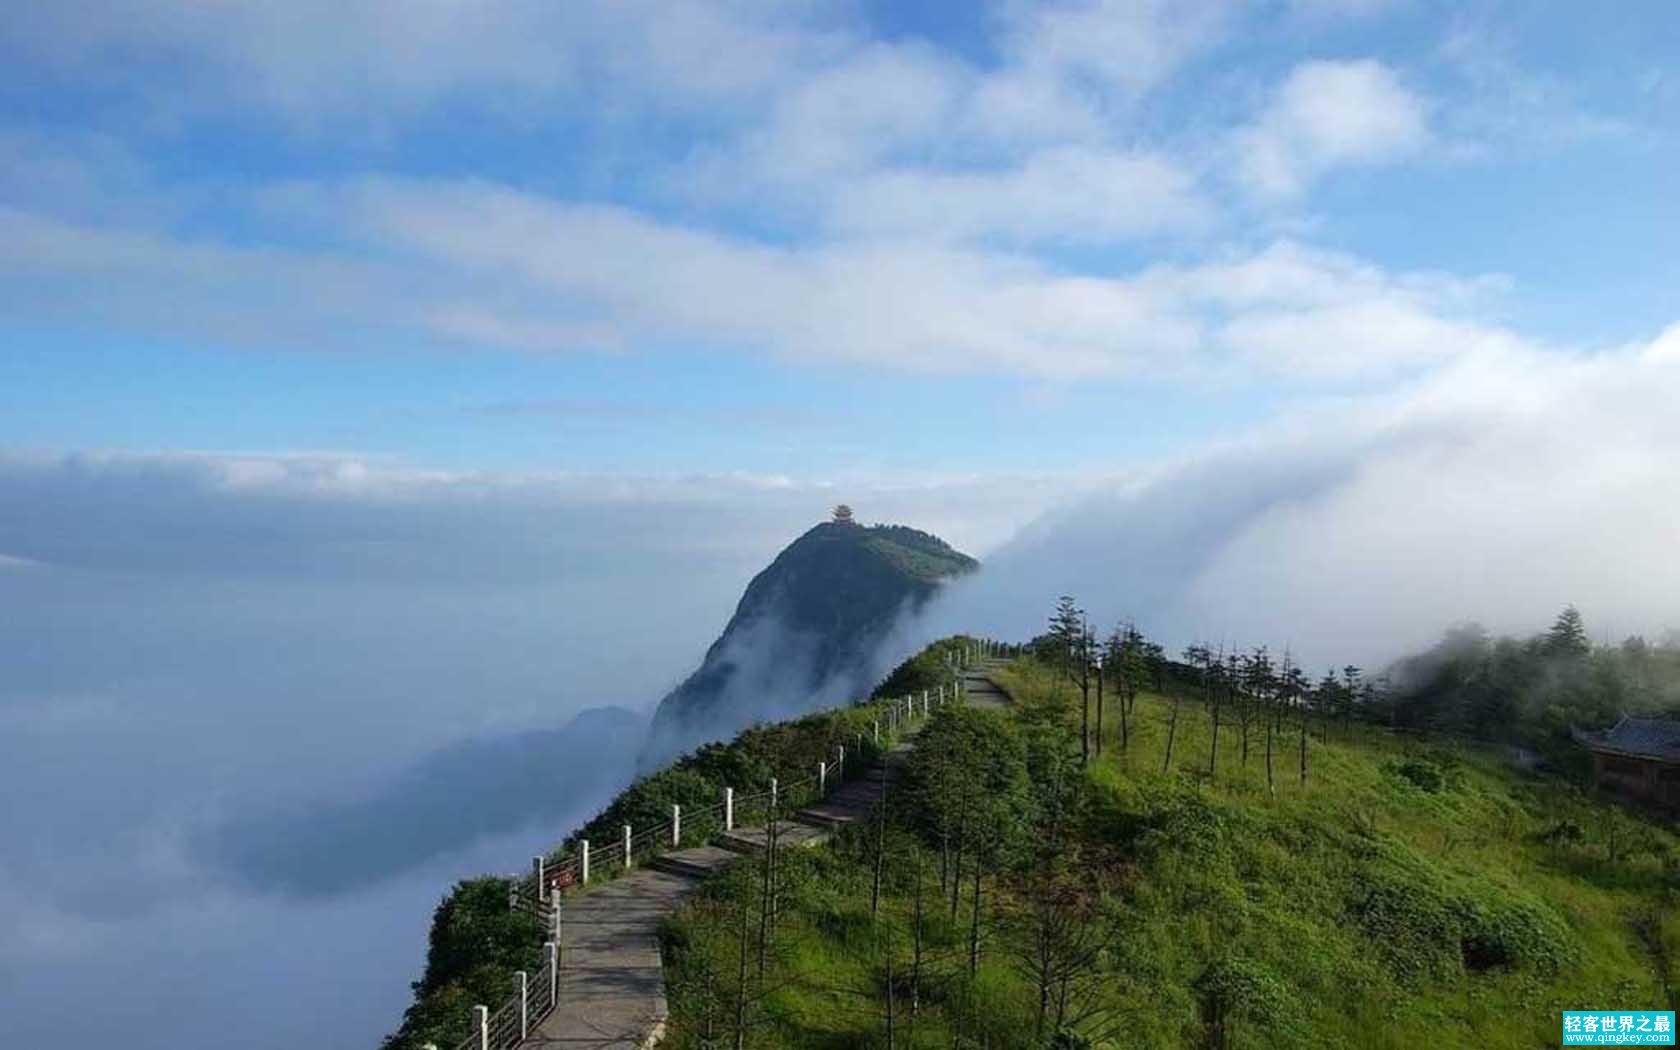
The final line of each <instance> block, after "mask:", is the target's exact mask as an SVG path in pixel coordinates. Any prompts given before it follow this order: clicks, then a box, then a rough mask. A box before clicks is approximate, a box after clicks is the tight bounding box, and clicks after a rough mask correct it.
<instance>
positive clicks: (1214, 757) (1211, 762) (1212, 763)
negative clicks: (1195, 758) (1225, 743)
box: [1208, 700, 1219, 777]
mask: <svg viewBox="0 0 1680 1050" xmlns="http://www.w3.org/2000/svg"><path fill="white" fill-rule="evenodd" d="M1218 767H1219V702H1218V701H1217V700H1216V701H1214V704H1213V746H1212V747H1210V748H1208V776H1210V777H1211V776H1213V774H1214V772H1215V771H1216V770H1217V769H1218Z"/></svg>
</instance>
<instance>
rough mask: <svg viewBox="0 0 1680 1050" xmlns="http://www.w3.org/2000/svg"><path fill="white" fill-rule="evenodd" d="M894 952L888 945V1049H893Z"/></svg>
mask: <svg viewBox="0 0 1680 1050" xmlns="http://www.w3.org/2000/svg"><path fill="white" fill-rule="evenodd" d="M893 1036H894V1031H893V952H892V945H891V944H888V945H887V1050H893Z"/></svg>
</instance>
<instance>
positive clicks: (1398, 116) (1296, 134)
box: [1235, 59, 1430, 198]
mask: <svg viewBox="0 0 1680 1050" xmlns="http://www.w3.org/2000/svg"><path fill="white" fill-rule="evenodd" d="M1429 141H1430V131H1429V119H1428V105H1427V104H1426V103H1425V101H1424V100H1423V99H1422V98H1421V97H1420V96H1418V95H1417V94H1415V93H1414V92H1412V91H1411V90H1410V89H1409V88H1407V87H1406V86H1405V85H1404V84H1403V83H1401V81H1400V78H1399V77H1398V76H1397V75H1396V74H1395V73H1394V71H1393V70H1391V69H1390V68H1388V67H1387V66H1385V65H1384V64H1382V63H1381V62H1377V61H1375V60H1372V59H1363V60H1359V61H1351V62H1329V61H1316V62H1304V63H1302V64H1300V65H1298V66H1296V67H1295V68H1294V69H1293V70H1291V71H1290V74H1289V76H1288V77H1287V78H1286V79H1285V80H1284V82H1283V84H1282V85H1281V86H1280V87H1279V88H1278V91H1277V93H1276V95H1275V96H1274V97H1273V98H1272V100H1271V102H1270V103H1269V104H1268V105H1267V107H1266V109H1265V110H1264V111H1263V112H1262V113H1261V114H1260V116H1259V117H1258V118H1257V119H1256V120H1255V122H1254V123H1253V124H1252V125H1250V126H1249V127H1247V128H1244V129H1242V130H1241V131H1239V132H1238V133H1237V135H1236V138H1235V144H1236V149H1237V152H1238V158H1239V162H1240V164H1241V171H1242V177H1243V179H1244V181H1245V183H1246V184H1247V185H1248V186H1249V187H1250V188H1251V189H1252V190H1254V191H1255V192H1256V193H1259V194H1261V195H1263V196H1268V197H1274V198H1291V197H1295V196H1298V195H1300V194H1301V193H1303V192H1304V191H1305V190H1306V189H1307V188H1308V187H1309V186H1310V185H1311V184H1312V183H1313V182H1314V181H1315V180H1316V179H1318V178H1319V177H1320V176H1321V175H1323V174H1325V173H1326V172H1328V171H1330V170H1333V169H1335V168H1339V167H1355V166H1370V165H1378V164H1386V163H1391V162H1394V161H1398V160H1403V159H1405V158H1408V157H1412V156H1415V155H1417V154H1418V153H1419V152H1421V151H1422V150H1423V149H1424V147H1425V146H1427V145H1428V143H1429Z"/></svg>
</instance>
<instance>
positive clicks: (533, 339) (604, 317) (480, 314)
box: [0, 159, 1510, 381]
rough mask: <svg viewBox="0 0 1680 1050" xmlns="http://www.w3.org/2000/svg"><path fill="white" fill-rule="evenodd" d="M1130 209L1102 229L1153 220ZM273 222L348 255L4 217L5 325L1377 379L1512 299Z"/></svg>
mask: <svg viewBox="0 0 1680 1050" xmlns="http://www.w3.org/2000/svg"><path fill="white" fill-rule="evenodd" d="M1080 162H1081V163H1082V162H1083V159H1081V161H1080ZM1142 163H1143V167H1145V168H1148V167H1149V165H1148V163H1147V161H1145V162H1142ZM1073 167H1074V170H1075V171H1076V172H1077V173H1078V174H1080V175H1089V172H1085V171H1081V170H1080V169H1079V167H1078V164H1075V165H1073ZM1121 167H1123V168H1124V169H1125V170H1127V171H1131V170H1133V169H1134V165H1133V164H1132V163H1131V162H1129V161H1125V160H1122V162H1121ZM1093 170H1097V171H1102V170H1106V168H1105V167H1104V164H1103V163H1102V162H1101V160H1100V159H1099V162H1098V163H1097V164H1096V166H1095V168H1094V169H1093ZM1063 174H1064V173H1063V172H1060V171H1054V172H1053V174H1052V176H1051V178H1052V181H1053V180H1054V178H1058V177H1061V176H1062V175H1063ZM1033 177H1035V178H1036V177H1038V176H1037V175H1034V176H1033ZM1156 181H1162V182H1165V183H1167V184H1169V185H1170V184H1171V183H1172V177H1171V175H1170V174H1168V173H1165V172H1163V173H1160V174H1159V176H1158V177H1157V179H1156ZM1021 192H1025V191H1021ZM1116 196H1117V198H1119V199H1118V200H1117V202H1116V204H1115V208H1116V212H1115V214H1114V215H1112V216H1110V217H1109V218H1108V220H1107V221H1109V222H1111V223H1141V222H1144V221H1146V219H1145V217H1144V216H1142V215H1140V214H1138V213H1137V211H1136V210H1135V209H1134V210H1132V211H1130V212H1125V211H1122V209H1123V208H1124V207H1125V206H1126V201H1125V196H1126V195H1125V194H1124V193H1117V194H1116ZM269 206H270V207H273V208H276V209H278V210H277V211H276V212H275V214H274V216H273V221H276V222H281V223H286V222H287V221H288V219H289V218H290V216H292V215H297V216H300V219H299V220H298V221H302V222H307V223H318V224H321V225H323V226H326V227H330V228H331V229H332V230H333V231H334V234H335V237H336V239H337V240H338V242H339V244H338V246H337V247H336V248H335V250H332V251H328V250H326V249H320V250H317V251H316V252H314V253H310V252H305V251H301V250H292V249H288V250H279V249H267V248H260V247H257V248H253V247H249V246H246V245H230V244H221V243H216V242H200V241H189V240H184V239H181V238H178V237H171V236H168V235H167V234H163V233H157V232H150V231H134V230H130V229H123V228H115V229H113V228H108V227H104V226H86V225H77V224H72V223H65V222H59V221H56V220H49V219H44V218H41V217H38V216H33V215H27V214H22V213H16V212H12V213H4V212H0V231H4V232H6V233H8V234H9V236H7V237H4V238H0V274H8V273H9V274H12V275H14V276H16V277H19V278H22V279H26V280H29V281H30V282H31V287H32V288H33V289H34V291H33V294H32V296H31V297H30V298H28V299H23V298H18V299H16V300H15V301H14V302H13V303H12V304H11V306H10V311H11V313H12V315H13V316H39V315H40V313H41V312H43V311H50V310H62V311H63V312H64V315H65V316H87V315H88V314H89V313H92V314H94V315H97V316H101V317H104V318H106V319H108V320H120V321H121V322H123V323H125V324H129V325H139V326H142V327H146V328H148V329H150V330H154V331H164V332H177V333H178V332H182V331H190V332H194V333H210V334H213V335H216V336H218V337H220V338H231V339H235V340H238V341H243V342H252V341H255V342H278V343H287V342H292V341H298V340H307V341H310V342H315V343H318V342H323V341H324V342H328V343H349V342H351V341H354V340H357V339H365V338H368V336H369V334H370V333H371V334H378V333H388V334H397V335H403V336H405V337H412V336H413V335H414V334H416V333H418V334H420V335H422V336H424V337H426V338H428V339H430V340H433V341H442V342H461V341H468V342H470V343H472V344H475V345H482V344H484V343H490V344H493V345H501V346H508V347H512V348H517V349H525V350H545V351H563V350H568V349H586V350H599V349H602V348H613V347H621V346H622V347H628V346H636V345H640V344H642V343H644V342H647V341H650V340H658V339H670V338H681V339H684V340H686V341H688V342H689V343H690V345H694V346H696V348H697V352H703V351H704V350H705V349H706V348H708V347H713V346H719V345H725V346H731V347H735V348H746V349H752V350H756V351H758V352H761V353H766V354H772V355H776V356H779V357H785V358H792V359H802V360H839V361H847V362H854V363H861V364H868V365H871V366H875V367H886V368H892V369H900V370H909V371H919V372H936V373H951V372H988V373H1003V374H1020V375H1030V376H1040V377H1051V378H1057V377H1060V378H1069V377H1080V376H1120V375H1139V374H1143V375H1155V376H1167V377H1175V378H1179V379H1184V378H1191V379H1200V378H1219V379H1222V380H1231V379H1240V378H1243V377H1249V376H1253V375H1255V374H1257V373H1259V374H1272V375H1278V376H1283V377H1285V378H1291V379H1297V380H1306V381H1312V380H1316V379H1320V378H1326V377H1328V378H1335V379H1346V378H1359V377H1365V376H1382V375H1390V374H1393V373H1395V372H1396V371H1404V370H1406V369H1408V368H1413V367H1416V366H1419V365H1422V364H1426V363H1429V362H1434V361H1441V360H1449V359H1451V358H1452V357H1454V356H1455V355H1458V354H1461V353H1463V352H1465V351H1466V350H1468V349H1471V348H1473V347H1474V346H1476V345H1479V344H1480V343H1482V342H1484V341H1490V340H1492V341H1497V340H1500V339H1508V338H1510V337H1509V336H1508V335H1506V334H1502V333H1501V332H1500V331H1499V330H1498V329H1497V328H1494V327H1490V326H1488V325H1487V324H1486V323H1484V322H1481V321H1479V320H1478V317H1477V314H1478V308H1479V305H1480V300H1481V299H1483V298H1485V296H1486V294H1487V290H1488V288H1489V287H1490V286H1491V287H1497V286H1498V282H1497V281H1485V280H1462V279H1457V278H1452V277H1450V276H1445V275H1440V274H1432V273H1427V272H1426V273H1416V274H1413V273H1399V274H1391V273H1388V272H1386V271H1384V270H1382V269H1381V268H1380V267H1376V266H1374V265H1372V264H1370V263H1367V262H1363V261H1360V260H1357V259H1352V258H1349V257H1347V256H1342V255H1337V254H1334V253H1326V252H1315V251H1312V250H1310V249H1306V248H1302V247H1299V246H1295V245H1292V244H1288V243H1280V244H1277V245H1273V246H1271V247H1270V248H1267V249H1264V250H1262V251H1259V252H1252V251H1249V252H1243V253H1238V254H1233V255H1230V256H1227V257H1220V258H1216V259H1215V260H1213V261H1210V262H1203V263H1200V264H1192V265H1184V266H1156V267H1147V268H1145V269H1143V270H1142V271H1139V272H1136V273H1133V274H1122V275H1103V276H1093V275H1085V274H1081V273H1077V272H1072V273H1070V272H1064V271H1062V270H1060V269H1058V268H1056V267H1053V266H1051V265H1049V264H1048V263H1046V262H1044V261H1042V260H1040V259H1039V258H1037V257H1036V256H1034V255H1032V254H1028V253H1025V252H1021V251H1016V250H1004V249H1001V248H998V247H996V246H986V245H982V244H970V243H964V242H963V241H960V240H951V241H945V240H942V239H940V238H935V237H928V236H924V237H922V238H919V239H900V238H897V237H890V236H886V235H879V236H861V235H860V236H854V237H847V238H843V239H838V240H833V241H825V242H819V243H815V244H773V243H765V242H760V241H755V240H751V239H747V238H743V237H740V236H732V235H729V234H725V233H720V232H713V231H709V230H705V229H701V228H696V227H693V226H688V225H682V224H676V223H671V222H662V221H657V220H655V219H652V218H650V217H648V216H646V215H643V214H641V213H638V212H635V211H632V210H629V209H625V208H619V207H607V206H599V205H576V204H570V203H566V202H563V201H557V200H552V199H548V198H544V197H539V196H535V195H532V194H529V193H523V192H519V191H516V190H513V189H510V188H507V187H504V186H498V185H495V184H492V183H486V182H477V181H470V182H449V181H428V180H403V179H363V180H353V181H349V182H343V183H326V184H315V185H303V184H298V185H293V186H291V187H289V188H288V190H287V192H285V193H282V194H276V195H273V196H272V198H271V199H270V201H269ZM943 206H944V207H946V208H948V209H949V210H948V211H947V213H946V215H945V216H943V217H941V219H940V221H941V222H944V223H946V224H947V225H948V227H949V229H947V230H945V231H942V236H943V235H944V234H951V235H955V234H959V233H961V234H970V235H972V234H976V233H978V231H980V230H981V229H983V228H985V227H986V226H989V225H1002V226H1003V228H1005V229H1007V228H1009V226H1008V224H1009V223H1014V224H1016V225H1015V228H1016V229H1018V230H1019V231H1020V236H1021V237H1022V238H1025V237H1027V236H1028V233H1029V231H1032V232H1034V233H1036V234H1038V235H1040V236H1042V235H1044V234H1045V233H1046V232H1047V231H1055V230H1060V231H1063V232H1062V236H1063V237H1064V238H1065V239H1068V240H1079V239H1080V238H1079V234H1078V231H1077V229H1076V227H1075V225H1074V223H1075V215H1074V213H1073V212H1062V211H1060V210H1058V208H1057V206H1056V205H1055V204H1054V203H1052V202H1050V201H1047V200H1041V201H1040V202H1038V203H1037V204H1035V205H1034V207H1035V209H1036V210H1031V211H1029V212H1027V213H1026V214H1024V215H1021V216H1013V217H1011V216H1008V215H1007V214H994V213H991V212H989V211H988V210H987V209H988V207H989V197H988V195H987V194H986V193H979V194H977V195H975V196H973V197H964V196H963V194H962V192H961V188H960V187H958V188H956V189H955V191H954V196H953V198H952V199H951V200H950V201H948V202H946V203H945V204H944V205H943ZM1185 207H1186V208H1188V207H1190V206H1189V205H1185ZM1162 208H1163V210H1165V208H1166V206H1165V205H1163V206H1162ZM1186 219H1188V216H1187V217H1186ZM295 225H296V223H293V226H294V227H295Z"/></svg>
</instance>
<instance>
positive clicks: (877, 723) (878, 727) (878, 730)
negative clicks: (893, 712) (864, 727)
mask: <svg viewBox="0 0 1680 1050" xmlns="http://www.w3.org/2000/svg"><path fill="white" fill-rule="evenodd" d="M875 742H876V743H877V744H879V743H880V742H881V720H880V719H879V718H877V719H876V720H875Z"/></svg>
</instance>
